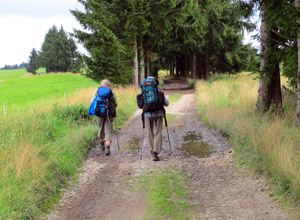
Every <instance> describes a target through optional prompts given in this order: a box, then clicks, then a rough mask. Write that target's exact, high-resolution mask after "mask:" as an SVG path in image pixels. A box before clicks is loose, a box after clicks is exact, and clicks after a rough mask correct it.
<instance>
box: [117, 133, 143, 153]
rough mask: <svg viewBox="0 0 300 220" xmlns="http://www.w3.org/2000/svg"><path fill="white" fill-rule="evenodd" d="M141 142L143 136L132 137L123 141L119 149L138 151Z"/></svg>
mask: <svg viewBox="0 0 300 220" xmlns="http://www.w3.org/2000/svg"><path fill="white" fill-rule="evenodd" d="M142 144H143V137H133V138H131V139H129V140H127V141H124V143H123V144H122V146H121V147H120V151H124V152H134V151H139V150H140V149H141V146H142Z"/></svg>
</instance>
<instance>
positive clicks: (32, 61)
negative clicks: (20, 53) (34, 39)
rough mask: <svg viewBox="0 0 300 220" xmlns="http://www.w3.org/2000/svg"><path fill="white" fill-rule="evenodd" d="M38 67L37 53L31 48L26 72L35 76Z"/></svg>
mask: <svg viewBox="0 0 300 220" xmlns="http://www.w3.org/2000/svg"><path fill="white" fill-rule="evenodd" d="M39 67H40V65H39V57H38V53H37V51H36V50H35V49H34V48H33V49H32V51H31V52H30V55H29V60H28V66H27V67H26V70H27V72H29V73H33V74H36V70H37V69H38V68H39Z"/></svg>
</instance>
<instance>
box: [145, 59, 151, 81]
mask: <svg viewBox="0 0 300 220" xmlns="http://www.w3.org/2000/svg"><path fill="white" fill-rule="evenodd" d="M148 76H150V58H149V57H147V56H146V75H145V77H146V78H147V77H148Z"/></svg>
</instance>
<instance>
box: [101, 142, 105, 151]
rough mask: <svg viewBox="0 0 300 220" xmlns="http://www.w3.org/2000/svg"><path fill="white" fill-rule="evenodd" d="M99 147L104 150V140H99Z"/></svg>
mask: <svg viewBox="0 0 300 220" xmlns="http://www.w3.org/2000/svg"><path fill="white" fill-rule="evenodd" d="M100 149H101V150H102V151H105V146H104V142H101V143H100Z"/></svg>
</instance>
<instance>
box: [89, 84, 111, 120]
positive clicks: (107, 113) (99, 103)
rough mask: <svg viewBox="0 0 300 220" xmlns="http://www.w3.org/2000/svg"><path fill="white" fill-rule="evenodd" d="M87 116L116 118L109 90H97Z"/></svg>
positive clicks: (101, 88)
mask: <svg viewBox="0 0 300 220" xmlns="http://www.w3.org/2000/svg"><path fill="white" fill-rule="evenodd" d="M89 115H96V116H98V117H101V118H106V117H116V108H115V105H114V103H113V93H112V90H111V89H110V88H108V87H102V86H100V87H99V88H98V91H97V96H96V97H95V99H94V100H93V102H92V104H91V106H90V109H89Z"/></svg>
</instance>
